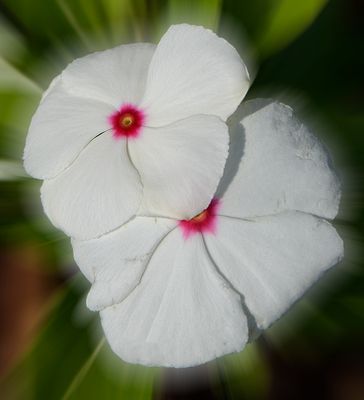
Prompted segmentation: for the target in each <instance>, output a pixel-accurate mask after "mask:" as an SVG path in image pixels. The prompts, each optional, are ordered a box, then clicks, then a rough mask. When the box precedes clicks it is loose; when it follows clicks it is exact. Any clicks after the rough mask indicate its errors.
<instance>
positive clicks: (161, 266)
mask: <svg viewBox="0 0 364 400" xmlns="http://www.w3.org/2000/svg"><path fill="white" fill-rule="evenodd" d="M100 315H101V320H102V326H103V328H104V331H105V335H106V337H107V339H108V341H109V343H110V345H111V347H112V349H113V350H114V351H115V353H116V354H118V355H119V356H120V357H121V358H122V359H124V360H126V361H129V362H133V363H140V364H144V365H160V366H173V367H187V366H191V365H196V364H201V363H204V362H207V361H209V360H211V359H213V358H216V357H219V356H221V355H223V354H226V353H231V352H235V351H240V350H241V349H242V348H243V347H244V345H245V343H246V341H247V336H248V328H247V321H246V317H245V315H244V313H243V311H242V308H241V304H240V296H239V295H238V294H237V293H235V292H234V291H233V290H232V289H231V288H230V287H229V285H227V284H226V282H225V281H224V280H223V279H222V278H221V277H220V275H219V274H218V273H217V272H216V270H215V268H214V266H213V264H212V262H211V260H210V259H209V257H208V254H207V253H206V250H205V248H204V244H203V241H202V238H201V237H197V238H196V240H193V241H185V240H184V239H183V237H182V235H181V232H179V231H178V230H173V231H171V233H170V234H168V235H167V236H166V237H165V239H164V240H163V241H162V242H161V243H160V244H159V246H158V248H157V249H156V250H155V251H154V253H153V256H152V257H151V259H150V261H149V265H148V267H147V269H146V272H145V274H144V275H143V278H142V280H141V282H140V284H139V285H138V286H137V287H136V288H135V289H134V290H133V291H132V292H131V294H130V295H129V296H128V297H127V298H126V299H125V300H124V301H123V302H121V303H120V304H116V305H114V306H111V307H108V308H106V309H104V310H103V311H101V313H100Z"/></svg>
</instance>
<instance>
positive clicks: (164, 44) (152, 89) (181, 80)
mask: <svg viewBox="0 0 364 400" xmlns="http://www.w3.org/2000/svg"><path fill="white" fill-rule="evenodd" d="M248 88H249V77H248V73H247V70H246V67H245V65H244V63H243V61H242V60H241V58H240V57H239V54H238V53H237V51H236V50H235V49H234V48H233V47H232V46H231V45H230V44H229V43H228V42H227V41H226V40H224V39H222V38H219V37H218V36H216V35H215V34H214V33H213V32H212V31H210V30H208V29H204V28H203V27H200V26H192V25H187V24H181V25H174V26H171V27H170V28H169V29H168V31H167V32H166V33H165V35H164V36H163V37H162V39H161V40H160V42H159V44H158V46H157V48H156V50H155V53H154V56H153V58H152V61H151V63H150V68H149V72H148V79H147V87H146V91H145V97H144V99H143V101H142V106H143V108H144V109H145V110H146V114H147V117H148V119H147V124H148V125H149V126H160V125H165V124H168V123H171V122H173V121H177V120H179V119H182V118H186V117H189V116H191V115H194V114H212V115H217V116H219V117H221V118H222V119H223V120H225V119H226V118H227V117H228V116H229V115H231V114H232V113H233V112H234V111H235V109H236V107H237V106H238V105H239V103H240V102H241V100H242V99H243V97H244V96H245V94H246V92H247V90H248Z"/></svg>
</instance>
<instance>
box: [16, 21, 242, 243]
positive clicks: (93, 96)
mask: <svg viewBox="0 0 364 400" xmlns="http://www.w3.org/2000/svg"><path fill="white" fill-rule="evenodd" d="M248 86H249V79H248V75H247V72H246V68H245V66H244V64H243V62H242V60H241V59H240V57H239V55H238V53H237V52H236V50H235V49H234V48H233V47H232V46H231V45H230V44H229V43H227V42H226V41H225V40H223V39H221V38H218V37H217V36H216V35H215V34H214V33H212V32H211V31H209V30H207V29H204V28H202V27H195V26H190V25H176V26H172V27H171V28H170V29H169V30H168V31H167V33H166V34H165V35H164V36H163V37H162V39H161V41H160V42H159V44H158V46H154V45H152V44H131V45H123V46H119V47H117V48H114V49H111V50H106V51H103V52H98V53H94V54H91V55H88V56H86V57H83V58H81V59H78V60H76V61H74V62H73V63H71V64H70V65H69V66H68V67H67V68H66V69H65V70H64V71H63V72H62V74H61V75H60V76H59V77H57V78H56V79H55V80H54V81H53V82H52V84H51V86H50V88H49V89H48V90H47V92H46V93H45V95H44V96H43V99H42V101H41V104H40V105H39V108H38V109H37V111H36V113H35V115H34V117H33V119H32V122H31V126H30V129H29V133H28V137H27V143H26V148H25V152H24V163H25V168H26V170H27V172H28V173H29V174H30V175H32V176H34V177H36V178H40V179H45V182H44V184H43V186H42V189H41V193H42V202H43V206H44V209H45V211H46V213H47V215H48V217H49V218H50V220H51V221H52V222H53V224H54V225H55V226H57V227H59V228H61V229H62V230H63V231H64V232H65V233H67V234H68V235H69V236H72V237H76V238H81V239H90V238H94V237H98V236H100V235H102V234H104V233H106V232H110V231H112V230H114V229H116V228H118V227H119V226H121V225H122V224H124V223H125V222H127V221H128V220H130V219H131V218H132V217H133V216H134V215H135V214H136V213H137V212H138V213H139V215H158V216H164V217H174V218H191V217H193V215H195V214H196V213H197V212H200V211H201V210H203V209H204V208H205V207H206V206H207V205H208V203H209V201H210V198H211V196H212V194H213V193H214V191H215V190H216V187H217V185H218V182H219V180H220V178H221V176H222V173H223V168H224V165H225V161H226V157H227V152H228V132H227V127H226V124H225V123H224V122H223V121H225V120H226V119H227V117H229V116H230V115H231V114H232V113H233V112H234V110H235V109H236V107H237V106H238V105H239V103H240V102H241V100H242V98H243V97H244V95H245V93H246V92H247V90H248Z"/></svg>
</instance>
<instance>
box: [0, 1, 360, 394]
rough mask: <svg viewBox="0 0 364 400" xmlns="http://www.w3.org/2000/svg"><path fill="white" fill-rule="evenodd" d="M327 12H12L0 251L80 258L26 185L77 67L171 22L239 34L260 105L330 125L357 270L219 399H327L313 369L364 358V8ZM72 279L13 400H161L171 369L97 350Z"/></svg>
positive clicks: (154, 7)
mask: <svg viewBox="0 0 364 400" xmlns="http://www.w3.org/2000/svg"><path fill="white" fill-rule="evenodd" d="M326 3H327V2H326V1H325V0H307V1H302V2H297V1H296V2H293V1H290V0H255V1H254V2H252V1H242V2H238V1H236V0H225V1H222V0H211V1H208V0H194V1H192V0H191V1H190V0H187V1H178V0H169V1H168V0H150V1H143V0H134V1H133V0H72V1H71V0H49V1H44V0H32V1H29V0H2V1H0V171H1V168H2V169H3V171H2V172H3V173H2V174H0V179H1V181H0V188H1V198H0V207H1V208H0V213H1V214H0V217H1V221H0V223H1V225H0V235H1V236H2V237H3V238H4V239H2V241H1V245H2V246H9V245H10V244H11V245H21V243H22V242H26V241H29V240H33V241H36V242H37V243H38V244H42V243H43V244H44V246H40V247H39V251H42V252H44V253H48V257H49V258H48V259H49V264H50V266H49V270H50V272H51V273H52V274H58V275H60V276H62V277H64V275H65V274H66V272H65V269H64V267H65V265H66V264H68V263H69V262H70V255H69V256H65V252H69V251H70V250H69V248H65V247H62V246H61V245H60V243H59V240H58V239H62V238H63V236H62V235H61V234H60V233H57V232H55V231H54V230H52V228H51V227H50V225H49V224H48V223H47V222H46V221H45V219H44V217H43V214H42V212H41V210H40V207H39V200H38V197H37V190H38V187H39V185H38V184H37V183H34V182H33V181H32V180H30V179H29V178H27V177H26V176H25V173H24V171H22V169H21V156H22V148H23V146H24V138H25V135H26V130H27V126H28V124H29V121H30V118H31V115H32V113H33V111H34V110H35V108H36V107H37V104H38V102H39V100H40V97H41V93H42V91H43V89H44V88H46V87H47V85H48V84H49V82H50V80H51V78H52V77H53V76H54V75H56V74H57V73H59V72H60V71H61V70H62V69H63V68H64V67H65V65H66V64H67V63H68V62H70V61H71V60H72V59H74V58H75V57H77V56H81V55H83V54H86V53H88V52H90V51H95V50H100V49H105V48H108V47H111V46H115V45H117V44H120V43H127V42H131V41H142V40H154V41H155V40H157V39H158V38H159V37H160V36H161V34H162V33H163V32H164V31H165V29H166V28H167V27H168V26H169V25H170V24H171V23H180V22H188V23H194V24H202V25H205V26H208V27H210V28H212V29H215V30H218V29H219V27H221V32H222V33H223V34H224V33H226V34H227V35H228V36H229V35H233V36H234V38H235V40H236V41H237V43H239V42H244V43H245V42H247V43H248V44H249V46H248V47H249V48H250V50H251V52H252V54H253V55H254V58H255V64H256V65H259V72H258V73H257V74H256V79H255V81H254V84H253V86H252V88H251V90H250V92H249V95H248V96H249V97H250V98H254V97H257V96H272V97H275V98H277V99H280V100H282V101H285V102H287V103H289V104H291V105H293V106H294V107H295V109H296V110H297V111H298V113H299V114H301V116H302V118H304V119H305V120H306V121H307V118H308V117H310V118H311V119H310V120H309V122H310V123H311V124H312V125H313V126H314V127H316V126H317V127H321V126H323V127H324V128H325V129H323V130H322V131H321V130H320V132H322V134H321V138H322V139H323V140H324V141H325V142H326V143H328V144H329V146H330V149H332V152H333V153H334V159H335V164H336V166H337V167H338V169H339V170H340V171H341V172H342V175H343V189H344V195H343V202H342V211H341V213H340V216H339V220H338V222H337V227H338V229H339V232H340V234H341V235H342V237H343V238H344V241H345V244H346V254H347V256H346V261H345V263H344V264H343V265H341V266H339V267H338V268H336V269H335V270H334V271H332V272H331V273H330V274H329V276H328V277H326V279H324V280H323V282H320V283H319V284H318V285H316V286H315V287H314V288H313V290H312V291H311V292H310V294H309V296H307V297H306V300H303V301H302V302H300V303H299V304H298V305H296V306H295V307H294V310H293V311H292V312H290V313H289V314H288V315H287V316H285V317H284V318H283V319H282V320H281V321H280V322H278V323H277V324H276V325H275V326H274V327H273V328H272V329H270V330H269V331H268V333H267V334H266V335H265V336H264V337H263V339H259V340H258V341H257V342H256V343H254V344H251V345H249V346H248V347H247V349H246V350H245V351H244V352H243V353H242V354H237V355H231V356H227V357H225V358H223V359H221V360H219V361H218V362H217V363H216V364H211V366H209V367H208V368H209V371H210V372H209V373H210V374H211V376H213V377H214V379H216V380H218V381H219V382H220V383H219V388H218V390H217V392H218V393H225V394H224V396H226V397H225V398H237V399H238V398H239V399H240V398H247V399H265V398H280V399H284V398H295V399H300V398H305V399H307V398H308V397H307V396H308V395H307V394H306V392H305V391H304V390H302V392H300V393H298V392H297V393H295V395H294V396H293V397H292V396H291V397H289V396H288V397H284V395H282V396H281V397H274V396H273V395H272V393H273V392H274V390H275V386H274V382H276V381H277V380H279V379H283V378H282V377H283V376H284V373H286V374H287V376H290V379H293V381H294V382H295V384H296V385H297V387H300V388H301V386H300V385H301V384H302V385H303V384H305V385H306V386H305V387H306V389H307V390H308V389H311V390H312V391H314V390H318V387H319V386H318V385H320V384H322V385H325V384H328V382H326V380H325V379H326V378H325V376H324V375H323V376H322V381H321V383H320V382H316V381H315V380H313V379H311V380H310V376H311V375H309V374H308V372H307V371H308V370H309V369H311V370H313V371H316V370H315V368H316V369H317V371H321V370H320V368H326V367H327V365H326V364H325V362H326V361H325V360H328V359H330V360H333V359H334V358H335V356H337V357H339V358H340V357H341V356H342V355H345V354H349V355H350V354H352V353H355V352H356V353H359V354H364V349H363V345H362V344H361V342H362V335H363V333H364V315H363V312H364V295H363V288H364V269H363V264H362V259H361V255H362V253H361V246H362V244H363V223H364V209H363V192H362V187H361V185H362V175H361V174H362V173H363V155H362V153H363V136H362V131H363V128H364V117H363V113H362V110H363V103H364V100H363V87H364V84H363V74H362V71H363V67H364V65H363V52H362V50H361V49H362V43H363V32H362V29H361V21H360V18H359V17H358V15H359V14H360V13H359V12H357V8H356V7H358V10H359V9H361V8H360V6H358V4H359V2H355V1H345V0H332V1H330V2H328V4H327V5H326ZM325 5H326V7H325ZM227 26H228V27H229V28H228V29H227V30H226V29H225V28H226V27H227ZM229 39H230V37H229ZM242 56H243V57H244V54H242ZM5 166H6V168H5ZM30 206H31V207H30ZM29 208H31V210H32V212H30V211H29ZM79 281H80V282H81V283H80V282H79ZM65 282H66V283H64V284H63V286H62V287H61V288H60V289H59V290H58V291H57V293H56V295H55V296H54V298H53V299H52V301H51V303H52V304H51V305H47V307H48V308H49V311H48V313H47V315H48V316H47V318H46V320H45V322H44V325H43V326H42V328H41V330H40V332H39V334H38V335H37V337H36V339H35V341H34V343H32V344H31V345H30V347H29V349H28V351H27V352H26V354H24V355H23V357H22V358H21V359H20V360H19V362H18V363H17V365H16V367H15V368H14V369H13V370H12V371H10V372H9V373H8V374H7V376H6V377H5V378H3V380H2V382H1V384H0V392H1V393H3V395H2V396H1V397H2V398H4V399H27V400H28V399H29V400H32V399H37V400H38V399H61V398H62V397H64V396H66V397H67V398H72V399H99V398H103V399H121V398H125V399H149V398H152V397H153V390H154V389H153V387H155V385H156V382H159V381H160V376H161V374H162V375H163V373H164V372H163V371H161V370H158V369H148V368H143V367H138V366H130V365H128V364H125V363H123V362H121V361H120V360H119V359H117V358H116V357H115V356H113V355H112V354H111V352H110V350H108V346H107V344H104V345H100V346H99V347H98V345H99V343H100V341H101V340H102V334H101V333H100V332H99V322H98V319H97V316H94V315H91V313H89V312H88V311H86V307H85V302H84V293H85V291H86V290H87V288H86V287H84V281H83V279H82V278H81V277H79V278H76V279H72V280H69V279H68V280H66V281H65ZM321 293H324V294H325V296H322V297H321V296H320V294H321ZM95 327H98V328H97V329H96V328H95ZM95 349H97V350H98V351H97V352H96V353H95ZM295 368H297V376H299V374H302V382H300V381H299V378H298V377H297V376H294V377H293V375H292V374H294V372H295ZM302 368H306V370H304V371H306V372H302V371H303V370H302ZM327 368H328V367H327ZM280 373H282V375H279V374H280ZM305 373H307V374H308V375H305ZM318 373H321V372H318ZM295 379H296V380H295ZM297 379H298V380H297ZM327 379H328V378H327ZM303 381H304V382H303ZM282 385H283V383H282ZM321 389H322V388H321V387H320V390H321ZM277 390H284V387H283V389H282V387H280V388H278V389H277ZM269 393H270V394H269ZM281 393H284V391H283V392H281ZM318 393H321V392H320V391H318ZM221 396H222V395H221ZM229 396H230V397H229ZM269 396H271V397H269ZM305 396H306V397H305ZM201 398H202V397H201ZM321 398H324V397H321ZM348 400H351V399H349V398H348Z"/></svg>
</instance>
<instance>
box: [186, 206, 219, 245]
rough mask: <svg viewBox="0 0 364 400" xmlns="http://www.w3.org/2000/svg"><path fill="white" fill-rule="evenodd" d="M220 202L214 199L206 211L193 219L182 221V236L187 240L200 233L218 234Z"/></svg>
mask: <svg viewBox="0 0 364 400" xmlns="http://www.w3.org/2000/svg"><path fill="white" fill-rule="evenodd" d="M219 205H220V201H219V200H218V199H212V201H211V203H210V205H209V206H208V207H207V208H206V210H204V211H202V212H201V213H200V214H198V215H196V216H195V217H193V218H192V219H189V220H186V219H184V220H182V221H180V222H179V227H180V228H181V229H182V234H183V237H184V238H185V239H188V238H189V237H190V236H191V235H194V234H195V233H199V232H209V233H213V234H214V233H216V225H217V211H218V209H219Z"/></svg>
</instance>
